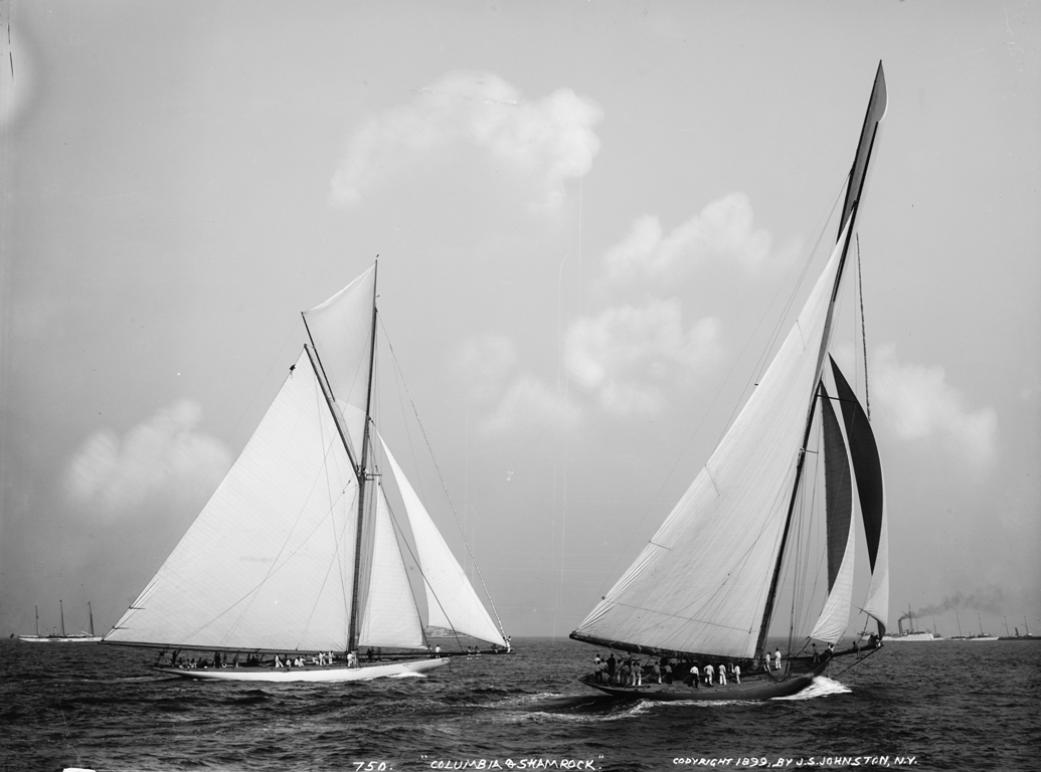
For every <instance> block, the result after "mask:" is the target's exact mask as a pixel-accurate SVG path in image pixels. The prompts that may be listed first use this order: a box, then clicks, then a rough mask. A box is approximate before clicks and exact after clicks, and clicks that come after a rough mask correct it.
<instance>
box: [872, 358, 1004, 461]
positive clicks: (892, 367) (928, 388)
mask: <svg viewBox="0 0 1041 772" xmlns="http://www.w3.org/2000/svg"><path fill="white" fill-rule="evenodd" d="M875 373H876V375H875V377H874V387H873V390H872V391H873V395H874V396H873V398H874V400H875V401H876V402H877V403H880V405H881V410H880V411H879V412H880V413H881V414H882V415H884V416H886V419H885V420H886V423H887V425H888V426H889V428H890V430H891V431H892V432H893V433H894V434H895V435H896V436H897V437H899V438H900V439H903V440H910V441H923V442H924V441H927V440H935V441H938V442H939V444H940V445H941V446H942V448H943V449H944V450H945V452H952V453H955V454H957V455H960V456H961V457H962V459H963V460H964V461H965V462H967V463H969V464H970V465H972V466H975V467H978V468H984V469H985V468H989V467H990V466H991V465H992V464H993V463H994V461H995V458H996V455H997V413H996V411H995V410H994V408H992V407H984V408H980V409H978V410H971V409H970V408H968V407H967V406H966V404H965V402H966V400H965V398H964V397H963V396H962V394H961V392H959V391H958V390H957V389H956V388H954V387H953V386H951V385H950V384H949V383H947V376H946V373H945V372H944V370H943V368H942V367H926V366H922V365H912V364H903V363H901V362H898V361H897V358H896V349H895V347H893V346H891V345H890V346H883V347H881V348H879V350H878V351H877V352H876V354H875Z"/></svg>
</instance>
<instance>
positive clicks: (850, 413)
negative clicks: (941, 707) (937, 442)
mask: <svg viewBox="0 0 1041 772" xmlns="http://www.w3.org/2000/svg"><path fill="white" fill-rule="evenodd" d="M831 371H832V374H833V376H834V378H835V387H836V389H837V391H838V397H839V403H840V404H841V405H842V418H843V422H844V424H845V428H846V437H847V438H848V439H849V449H850V458H851V460H852V462H853V472H854V474H855V476H856V480H857V493H858V495H859V498H860V511H861V517H862V518H863V520H864V534H865V538H866V540H867V548H868V560H869V563H870V566H871V585H870V587H869V589H868V598H867V602H866V603H865V605H864V611H865V612H867V613H868V614H871V616H873V617H874V618H875V619H876V620H877V621H878V624H879V635H880V636H881V635H883V634H884V633H885V628H886V625H887V624H888V619H889V533H888V531H889V529H888V526H887V524H886V501H885V483H884V478H883V474H882V460H881V457H880V456H879V453H878V443H877V442H876V441H875V435H874V432H872V431H871V423H870V421H869V420H868V416H867V412H866V411H865V410H864V408H863V407H862V406H861V404H860V401H859V400H858V399H857V395H856V393H854V391H853V389H852V387H851V386H850V385H849V381H847V380H846V378H845V376H844V375H843V374H842V371H841V370H839V367H838V365H837V364H835V360H834V359H833V360H831Z"/></svg>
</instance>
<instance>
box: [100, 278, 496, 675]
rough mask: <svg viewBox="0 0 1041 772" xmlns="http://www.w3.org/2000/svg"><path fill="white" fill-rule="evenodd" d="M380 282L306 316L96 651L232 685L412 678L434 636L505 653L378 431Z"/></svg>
mask: <svg viewBox="0 0 1041 772" xmlns="http://www.w3.org/2000/svg"><path fill="white" fill-rule="evenodd" d="M376 276H377V267H376V265H375V264H374V265H373V266H372V267H370V268H369V269H368V270H367V271H366V272H365V273H363V274H362V275H361V276H360V277H358V278H357V279H355V280H354V281H353V282H351V283H350V284H348V285H347V286H346V287H344V288H343V289H342V290H341V291H340V292H338V293H336V294H335V295H333V296H332V297H331V298H329V299H328V300H327V301H325V302H324V303H321V304H320V305H318V306H315V307H314V308H311V309H310V310H308V311H305V312H303V322H304V329H305V331H306V333H307V342H306V343H304V345H303V349H302V352H301V354H300V356H299V358H298V359H297V360H296V362H295V363H294V364H293V365H292V366H291V367H290V368H289V372H288V374H287V376H286V379H285V381H284V383H283V384H282V387H281V389H280V390H279V392H278V394H277V395H276V396H275V399H274V401H273V402H272V404H271V406H270V407H269V408H268V410H267V412H266V414H265V415H264V417H263V418H262V419H261V421H260V424H259V426H258V427H257V428H256V430H255V432H254V433H253V435H252V437H251V438H250V439H249V441H248V442H247V443H246V445H245V447H244V448H243V450H242V452H241V455H240V456H239V457H238V459H237V460H236V461H235V463H234V464H233V466H232V467H231V469H230V470H229V471H228V473H227V475H226V476H225V477H224V479H223V481H222V482H221V483H220V485H219V486H218V488H217V490H216V491H215V492H214V494H213V495H212V497H211V498H210V500H209V501H208V502H207V504H206V505H205V506H204V507H203V509H202V511H201V512H200V513H199V515H198V517H197V518H196V520H195V521H194V522H193V523H192V525H191V526H190V528H189V529H188V531H187V532H186V533H185V535H184V536H183V538H182V539H181V541H180V542H179V543H178V544H177V546H176V547H175V548H174V550H173V552H172V553H170V555H169V557H168V558H167V559H166V561H165V562H164V563H163V564H162V566H160V568H159V570H158V572H157V573H156V574H155V576H154V577H153V578H152V580H151V581H150V582H148V584H147V585H146V586H145V588H144V589H143V590H142V591H141V593H140V595H139V596H138V597H137V599H136V600H135V601H134V602H133V603H132V604H131V606H130V608H129V609H128V610H127V611H126V613H124V614H123V616H122V618H120V620H119V621H118V622H117V623H116V625H115V627H113V628H112V630H111V631H110V632H109V633H108V634H107V635H105V637H104V643H109V644H123V645H128V646H148V647H158V648H160V649H162V650H165V651H166V652H168V657H169V659H168V661H165V662H164V661H163V660H164V656H166V655H164V654H163V653H162V652H161V653H160V659H159V660H158V661H157V665H159V666H160V668H161V669H162V670H163V671H164V672H167V673H170V674H174V675H178V676H185V677H191V678H199V679H220V680H236V681H322V682H330V681H331V682H336V681H363V680H364V681H367V680H372V679H375V678H382V677H388V676H403V675H410V674H414V673H422V672H425V671H429V670H432V669H434V668H437V667H440V666H442V665H444V664H445V663H446V662H447V661H448V660H447V659H446V658H445V657H443V656H440V653H439V651H438V649H439V644H437V643H436V641H435V640H434V639H433V637H432V636H434V634H435V633H438V634H441V635H444V634H448V635H451V636H455V637H456V638H457V640H459V641H462V640H463V638H464V637H465V639H466V640H467V641H468V642H469V641H470V640H475V641H482V642H485V643H488V644H491V646H492V647H493V650H495V651H507V650H508V649H509V643H508V641H507V638H506V636H505V635H504V634H503V631H502V628H501V625H500V624H499V623H498V622H496V621H493V619H492V616H491V614H490V613H489V612H488V610H487V609H486V608H485V606H484V604H483V603H482V601H481V600H480V598H479V597H478V595H477V593H476V591H475V589H474V587H473V585H472V584H471V582H470V580H469V578H468V577H467V575H466V573H465V571H464V570H463V568H462V567H461V565H460V564H459V562H458V561H457V560H456V558H455V556H454V555H453V553H452V551H451V550H450V549H449V547H448V545H447V543H446V542H445V540H444V538H443V537H442V536H441V533H440V532H439V531H438V529H437V527H436V526H435V525H434V522H433V520H432V519H431V517H430V515H429V513H428V512H427V509H426V507H425V506H424V504H423V502H422V501H421V499H420V497H419V495H418V494H417V493H416V491H415V489H414V488H413V486H412V484H411V483H410V482H409V480H408V478H407V477H406V476H405V473H404V471H403V470H402V467H401V465H400V464H399V463H398V461H397V459H396V458H395V457H394V455H393V454H392V453H391V450H390V448H389V447H388V445H387V442H386V440H385V438H384V437H382V436H381V434H380V433H379V428H378V426H377V420H376V417H375V416H374V414H373V410H372V406H373V403H374V396H373V380H374V370H375V363H376V348H377V308H376V297H377V295H376ZM468 648H469V647H468ZM366 654H368V656H366ZM208 655H209V656H212V659H210V658H209V656H208ZM369 660H371V662H370V661H369ZM200 661H202V662H204V663H205V666H200ZM186 662H187V663H188V666H187V667H186V666H185V663H186ZM192 663H194V666H193V665H192Z"/></svg>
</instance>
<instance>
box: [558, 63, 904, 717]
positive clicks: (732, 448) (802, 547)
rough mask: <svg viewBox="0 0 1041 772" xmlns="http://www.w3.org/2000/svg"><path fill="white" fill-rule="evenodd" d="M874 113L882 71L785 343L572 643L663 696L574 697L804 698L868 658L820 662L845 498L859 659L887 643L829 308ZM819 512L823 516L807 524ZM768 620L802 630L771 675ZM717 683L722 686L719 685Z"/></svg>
mask: <svg viewBox="0 0 1041 772" xmlns="http://www.w3.org/2000/svg"><path fill="white" fill-rule="evenodd" d="M885 109H886V87H885V77H884V75H883V71H882V65H881V63H880V64H879V67H878V71H877V74H876V76H875V82H874V87H873V89H872V92H871V97H870V100H869V102H868V108H867V113H866V116H865V119H864V124H863V128H862V130H861V135H860V141H859V144H858V148H857V151H856V155H855V158H854V162H853V166H852V170H851V172H850V176H849V181H848V185H847V191H846V197H845V202H844V205H843V208H842V210H841V219H840V223H839V228H838V231H839V233H838V240H837V243H836V244H835V247H834V250H833V251H832V254H831V257H830V259H829V260H828V262H827V264H826V266H825V267H824V270H823V272H822V273H821V275H820V277H819V278H818V280H817V282H816V285H815V286H814V288H813V290H812V292H811V293H810V295H809V297H808V299H807V300H806V302H805V305H804V306H803V308H802V310H801V312H800V313H799V316H798V318H797V321H796V323H795V325H794V327H793V328H792V330H791V332H789V334H788V336H787V337H786V338H785V340H784V342H783V343H782V344H781V346H780V348H779V349H778V351H777V353H776V355H775V357H774V359H773V361H772V362H771V364H770V365H769V367H768V369H767V370H766V372H765V374H764V375H763V376H762V377H761V378H760V379H759V381H758V384H757V385H756V387H755V390H754V392H753V393H752V395H751V397H750V398H749V399H748V401H747V402H746V403H745V405H744V407H743V408H742V410H741V412H740V413H739V414H738V416H737V417H736V418H735V419H734V422H733V423H732V424H731V426H730V428H729V429H728V430H727V432H726V434H725V435H724V436H723V438H722V440H721V441H720V442H719V444H718V445H717V446H716V449H715V451H714V452H713V453H712V455H711V456H710V458H709V459H708V461H707V462H706V463H705V464H704V466H703V467H702V469H701V471H700V472H699V473H698V474H697V476H696V477H695V479H694V481H693V483H692V484H691V486H690V488H688V490H687V492H686V493H685V494H684V495H683V497H682V498H681V499H680V501H679V503H677V504H676V506H675V507H674V508H673V510H672V512H671V513H670V514H669V516H668V518H666V520H665V522H664V523H663V524H662V525H661V527H660V528H659V529H658V531H657V532H656V533H655V534H654V536H653V537H652V538H651V540H650V542H649V543H648V544H647V545H646V547H644V549H643V551H642V552H641V553H640V554H639V555H638V556H637V558H636V560H635V561H634V562H633V564H632V565H631V566H630V567H629V569H628V570H627V571H626V572H625V573H624V574H623V575H622V577H621V578H620V579H619V580H618V581H617V582H616V583H615V585H614V586H613V587H612V588H611V589H610V590H609V591H608V592H607V594H606V595H605V596H604V597H603V599H602V600H601V601H600V602H599V603H598V604H597V605H596V606H595V607H594V608H593V610H592V611H591V612H590V613H589V615H588V616H587V617H586V618H585V619H584V620H583V621H582V623H581V624H580V625H579V626H578V628H577V629H576V630H575V631H574V632H572V633H571V637H572V638H574V639H576V640H579V641H585V642H588V643H592V644H596V645H597V646H601V647H606V648H608V649H611V650H621V651H624V652H630V653H631V654H636V655H649V656H651V657H652V658H654V659H653V663H654V665H653V667H658V668H659V669H658V670H657V672H658V673H660V672H661V669H660V667H659V665H660V666H664V667H665V668H671V669H672V676H673V677H672V682H671V683H669V680H670V679H669V678H668V677H667V676H666V677H664V678H662V679H661V680H662V681H663V683H658V682H657V678H654V677H653V676H654V674H655V672H656V671H655V670H653V669H652V670H651V671H650V672H651V676H652V677H651V678H648V677H647V676H646V675H640V674H641V673H642V668H641V667H640V666H638V665H637V666H635V667H634V668H633V669H631V670H630V671H629V673H630V675H629V678H628V679H626V678H625V677H620V676H619V675H618V671H617V669H616V671H615V673H614V675H613V676H612V675H611V674H610V673H609V672H606V671H605V670H604V669H600V670H598V671H597V672H595V673H594V674H592V675H589V676H585V677H583V678H582V679H581V680H582V682H583V683H585V684H587V685H589V686H592V687H595V688H597V689H600V690H602V691H605V692H608V693H611V694H615V695H619V696H626V697H638V698H641V699H658V700H676V699H679V700H733V699H768V698H772V697H778V696H783V695H788V694H794V693H797V692H799V691H801V690H802V689H804V688H805V687H807V686H808V685H809V684H810V683H811V682H812V680H813V678H814V677H815V676H816V675H817V674H818V673H820V672H821V671H822V670H823V669H824V668H825V667H826V664H827V661H828V660H829V659H830V658H831V657H832V656H836V655H838V654H840V653H841V654H853V653H857V654H858V655H859V654H862V653H864V652H862V651H861V650H860V647H859V646H857V645H855V646H854V647H852V648H850V649H849V650H848V651H845V652H835V651H833V650H832V649H831V646H832V645H834V644H835V643H837V642H838V641H839V639H840V638H841V636H842V635H843V633H844V632H845V629H846V627H847V625H848V623H849V618H850V612H851V606H852V595H853V585H854V572H853V561H854V553H855V549H854V547H855V541H856V539H855V533H856V531H857V528H856V524H855V522H854V520H853V513H854V506H855V504H854V499H855V494H854V491H856V494H859V496H857V497H858V498H859V503H860V509H861V513H862V518H863V523H864V528H863V530H864V533H865V536H866V541H867V552H868V556H869V562H870V571H871V576H870V582H869V586H868V589H867V598H866V601H865V602H864V604H863V606H862V608H863V611H864V612H866V613H867V614H868V615H869V617H871V618H873V619H874V620H875V622H876V624H877V629H878V633H877V635H872V637H871V640H870V642H869V644H868V646H869V647H871V648H872V649H874V648H876V647H877V646H878V642H879V641H880V640H881V638H882V636H883V635H884V633H885V627H886V624H887V621H886V620H887V616H888V606H889V599H888V596H889V567H888V562H889V559H888V537H887V526H886V517H885V496H884V490H883V479H882V467H881V462H880V460H879V455H878V449H877V446H876V443H875V439H874V435H873V433H872V431H871V427H870V424H869V423H868V413H867V411H866V410H865V409H864V407H862V404H861V402H860V400H859V399H858V396H857V394H856V393H855V390H854V388H853V387H852V386H851V385H850V383H849V381H848V380H847V378H846V377H845V375H843V373H842V372H841V371H840V370H839V367H838V365H837V364H836V363H835V361H834V360H833V359H831V358H830V356H829V352H830V350H831V347H832V345H833V341H832V328H833V320H834V315H835V309H836V299H837V296H838V293H839V289H840V285H841V281H842V277H843V270H844V268H845V267H846V263H847V254H848V253H849V247H850V241H851V237H852V234H853V230H854V222H855V219H856V215H857V212H858V210H859V207H860V203H861V193H862V190H863V185H864V179H865V175H866V172H867V167H868V161H869V159H870V156H871V150H872V147H873V144H874V140H875V135H876V131H877V128H878V123H879V121H880V120H881V119H882V116H883V115H884V113H885ZM865 389H866V384H865ZM807 462H809V463H807ZM822 480H823V482H822ZM854 481H855V485H854ZM818 488H823V491H818V490H817V489H818ZM819 500H823V501H824V502H825V503H826V505H827V506H826V508H825V509H826V512H825V513H824V514H823V516H820V517H814V516H813V515H814V512H813V509H814V507H813V504H814V503H817V502H818V501H819ZM779 607H784V608H789V607H790V609H791V613H792V622H791V623H790V624H789V626H788V627H787V629H788V630H795V629H796V625H801V624H805V628H804V632H805V633H807V634H806V635H805V637H802V638H801V640H799V641H796V640H795V636H794V634H789V637H788V642H787V644H786V649H787V651H786V653H785V655H784V657H783V664H781V663H780V662H779V661H778V660H780V659H781V652H780V650H779V649H777V650H775V651H774V652H772V653H773V655H774V656H773V657H770V664H769V666H764V662H765V661H766V658H767V656H768V654H769V653H770V652H768V648H767V647H768V641H767V636H768V634H769V631H770V626H771V621H772V620H773V616H774V611H775V608H779ZM814 619H816V622H815V624H813V625H812V628H811V626H810V625H811V623H812V622H813V620H814ZM816 642H820V644H821V647H822V650H821V651H820V652H819V653H814V651H815V647H816V645H817V643H816ZM692 665H693V666H696V667H698V668H699V675H700V676H701V679H700V684H701V688H697V689H695V688H692V685H693V684H690V685H688V684H684V683H683V679H684V677H686V676H687V674H688V673H689V672H690V667H691V666H692ZM676 668H679V669H680V671H679V672H678V673H677V672H676ZM720 670H723V671H724V672H726V673H727V674H728V676H729V678H728V679H721V678H720V677H719V672H720ZM706 671H708V673H711V675H709V676H708V677H707V678H706V677H705V676H706ZM738 674H740V675H738ZM735 676H737V678H735ZM641 680H642V683H640V681H641ZM735 681H737V683H735ZM723 683H725V684H726V685H725V686H723ZM709 685H711V686H712V688H706V687H708V686H709Z"/></svg>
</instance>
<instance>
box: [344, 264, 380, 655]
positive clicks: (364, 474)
mask: <svg viewBox="0 0 1041 772" xmlns="http://www.w3.org/2000/svg"><path fill="white" fill-rule="evenodd" d="M379 265H380V264H379V257H378V256H377V259H376V264H375V265H374V266H373V274H372V330H371V332H370V338H369V382H368V384H366V390H365V425H364V427H363V428H362V440H361V466H360V470H359V471H360V474H359V476H358V527H357V533H356V535H355V541H354V579H353V581H352V583H351V619H350V623H349V626H348V628H347V651H356V650H357V648H358V617H359V612H358V598H359V595H360V592H359V584H360V581H361V551H362V530H363V529H362V526H363V525H364V523H365V491H366V489H367V487H368V486H367V483H368V464H369V446H370V444H371V443H370V441H369V421H370V418H371V415H372V381H373V376H374V373H373V366H374V364H375V360H376V287H377V280H378V279H379Z"/></svg>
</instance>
